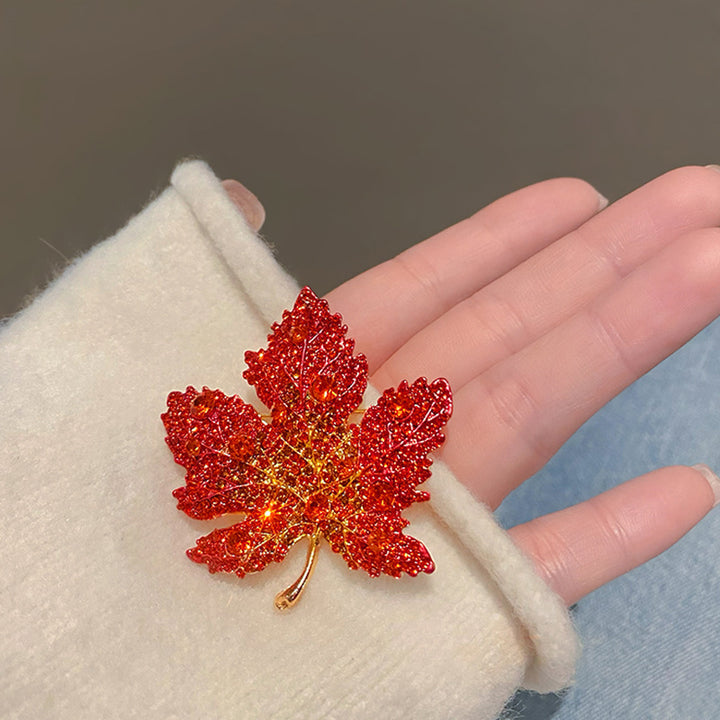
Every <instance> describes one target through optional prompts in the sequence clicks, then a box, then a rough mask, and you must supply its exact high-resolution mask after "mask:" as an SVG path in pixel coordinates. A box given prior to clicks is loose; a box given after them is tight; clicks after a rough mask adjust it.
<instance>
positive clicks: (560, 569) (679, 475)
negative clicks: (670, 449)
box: [510, 466, 720, 605]
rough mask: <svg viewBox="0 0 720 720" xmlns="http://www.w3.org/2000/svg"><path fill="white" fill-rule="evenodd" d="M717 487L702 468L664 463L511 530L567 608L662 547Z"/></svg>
mask: <svg viewBox="0 0 720 720" xmlns="http://www.w3.org/2000/svg"><path fill="white" fill-rule="evenodd" d="M710 482H712V483H713V485H712V486H711V485H710V484H709V483H710ZM718 491H720V480H718V478H717V477H716V476H714V475H713V473H712V472H711V471H710V470H709V469H708V468H707V467H705V466H695V467H694V468H689V467H684V466H675V467H666V468H662V469H661V470H655V471H654V472H650V473H647V474H646V475H641V476H640V477H636V478H635V479H634V480H630V481H629V482H626V483H624V484H622V485H619V486H618V487H615V488H613V489H612V490H608V491H607V492H604V493H602V494H600V495H596V496H595V497H594V498H592V499H591V500H587V501H586V502H582V503H580V504H579V505H574V506H573V507H569V508H567V509H565V510H560V511H559V512H555V513H551V514H550V515H544V516H543V517H540V518H537V519H536V520H532V521H530V522H528V523H524V524H523V525H517V526H516V527H514V528H512V529H511V530H510V534H511V536H512V538H513V540H514V541H515V543H516V544H517V545H518V546H519V547H520V548H521V549H522V550H523V551H524V552H525V553H526V555H528V557H530V559H531V560H532V562H533V564H534V565H535V568H536V569H537V571H538V572H539V574H540V575H541V576H542V577H543V578H544V579H545V580H546V581H547V583H548V585H550V587H551V588H553V589H554V590H555V591H556V592H557V593H558V594H559V595H560V597H562V598H563V600H565V602H566V603H567V604H568V605H571V604H572V603H574V602H577V600H579V599H580V598H582V597H584V596H585V595H587V594H588V593H590V592H592V591H593V590H595V589H596V588H599V587H600V586H601V585H604V584H605V583H606V582H609V581H610V580H613V579H614V578H616V577H618V576H620V575H622V574H623V573H626V572H628V571H629V570H632V569H633V568H636V567H638V566H639V565H642V563H644V562H647V561H648V560H650V558H653V557H655V556H656V555H659V554H660V553H661V552H663V551H665V550H667V549H668V548H669V547H670V546H671V545H672V544H673V543H675V542H677V541H678V540H679V539H680V538H681V537H682V536H683V535H684V534H685V533H686V532H688V530H690V529H691V528H692V527H693V526H694V525H695V524H696V523H698V522H699V521H700V520H701V519H702V518H703V517H704V516H705V514H706V513H707V512H708V511H709V510H710V509H711V508H712V507H713V505H714V504H715V503H716V502H717V494H718Z"/></svg>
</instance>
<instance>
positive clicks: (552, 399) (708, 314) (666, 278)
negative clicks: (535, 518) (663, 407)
mask: <svg viewBox="0 0 720 720" xmlns="http://www.w3.org/2000/svg"><path fill="white" fill-rule="evenodd" d="M718 313H720V229H718V228H709V229H708V228H706V229H704V230H696V231H694V232H692V233H690V234H688V235H685V236H683V237H681V238H679V239H678V240H676V241H675V242H674V243H672V244H671V245H670V246H668V248H666V249H665V250H663V251H662V252H661V253H660V254H659V255H658V256H657V257H655V258H653V259H652V260H649V261H648V262H647V263H645V264H643V265H641V266H640V267H639V268H637V270H635V271H634V272H633V273H632V274H630V275H629V276H628V277H627V278H626V279H625V280H624V281H623V282H622V283H620V284H619V285H617V286H616V287H615V288H613V289H611V290H610V291H608V292H607V293H606V294H605V295H603V296H601V297H599V298H597V299H596V300H594V301H593V302H592V303H590V304H589V305H588V306H586V307H585V308H583V309H582V310H581V311H580V312H579V313H577V314H576V315H574V316H573V317H572V318H570V319H568V320H566V321H565V322H564V323H562V324H561V325H559V326H558V327H556V328H555V329H554V330H551V331H550V332H549V333H547V334H545V335H543V336H542V337H541V338H539V339H538V340H536V341H535V342H534V343H532V344H531V345H529V346H527V347H526V348H524V349H523V350H522V351H520V352H519V353H517V354H516V355H514V356H512V357H510V358H508V359H507V360H504V361H502V362H500V363H498V364H497V365H495V366H493V367H492V368H491V369H490V370H488V371H487V372H485V373H483V374H482V375H480V376H478V377H477V378H475V379H474V380H472V381H471V382H470V383H468V384H467V385H465V387H463V388H462V389H461V390H460V392H458V393H456V394H455V411H454V416H453V418H452V419H451V421H450V423H449V424H448V441H447V444H446V447H445V450H444V453H443V454H444V457H445V459H446V460H447V462H448V463H449V464H450V466H451V467H453V469H454V470H455V471H456V473H457V474H458V475H459V476H460V477H461V478H463V479H465V480H466V481H467V482H468V484H469V485H470V486H471V487H473V486H474V489H475V491H476V492H477V493H478V494H479V495H480V496H481V497H482V498H483V499H484V500H485V501H486V502H488V503H489V504H491V505H493V506H494V505H497V504H499V502H500V501H501V500H502V498H503V497H504V496H505V495H506V494H507V493H508V492H509V491H510V490H511V489H512V488H514V487H516V486H517V485H518V484H519V483H520V482H522V481H523V480H524V479H525V478H527V477H529V476H530V475H531V474H532V473H533V472H535V471H536V470H538V469H539V468H540V467H542V466H543V465H544V464H545V463H546V462H547V461H548V460H549V459H550V457H551V456H552V455H553V454H554V453H555V452H556V451H557V449H558V448H559V447H560V445H562V443H563V442H564V441H565V440H566V439H567V438H568V437H569V436H570V435H571V434H572V433H573V432H574V431H575V430H576V429H577V428H578V427H579V426H580V425H581V424H582V423H583V422H584V421H585V420H587V418H588V417H590V416H591V415H592V414H593V413H594V412H596V411H597V410H598V409H599V408H600V407H602V406H603V405H604V404H605V403H606V402H607V401H608V400H610V399H611V398H612V397H614V396H615V395H616V394H617V393H618V392H620V390H622V389H623V388H624V387H626V386H627V385H629V384H630V383H631V382H633V381H634V380H635V379H636V378H638V377H640V376H641V375H642V374H643V373H645V372H647V371H648V370H649V369H650V368H651V367H653V366H654V365H656V364H657V363H658V362H660V360H662V359H663V358H664V357H666V356H667V355H669V354H670V353H672V352H673V351H674V350H675V349H677V348H678V347H679V346H680V345H682V344H683V343H685V342H686V341H687V340H689V339H690V338H691V337H692V336H693V335H694V334H695V333H697V332H698V331H699V330H700V329H701V328H702V327H703V326H705V325H706V324H708V323H709V322H710V321H711V320H713V319H714V318H715V317H716V316H717V315H718ZM481 469H482V472H483V474H482V477H478V474H479V472H480V470H481Z"/></svg>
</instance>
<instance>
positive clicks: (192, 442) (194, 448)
mask: <svg viewBox="0 0 720 720" xmlns="http://www.w3.org/2000/svg"><path fill="white" fill-rule="evenodd" d="M185 449H186V450H187V451H188V453H190V455H199V454H200V450H201V449H202V448H201V445H200V443H199V442H198V441H197V438H192V437H191V438H190V439H189V440H188V441H187V442H186V443H185Z"/></svg>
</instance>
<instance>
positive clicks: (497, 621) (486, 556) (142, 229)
mask: <svg viewBox="0 0 720 720" xmlns="http://www.w3.org/2000/svg"><path fill="white" fill-rule="evenodd" d="M297 291H298V286H297V284H296V283H295V281H294V280H293V279H292V278H290V277H289V276H288V275H287V274H286V273H285V272H284V271H283V270H282V269H281V268H280V266H279V265H278V264H277V263H276V262H275V260H274V258H273V256H272V254H271V252H270V251H269V250H268V248H267V247H266V245H265V244H264V243H263V242H262V240H261V239H259V238H258V237H257V236H256V235H255V234H254V233H253V232H252V230H251V229H250V228H249V227H248V225H247V223H246V222H245V220H244V218H243V216H242V214H241V213H240V212H239V211H238V210H237V209H236V208H235V206H234V205H233V203H232V202H231V201H230V199H229V198H228V197H227V195H226V194H225V192H224V190H223V188H222V186H221V185H220V183H219V181H218V180H217V178H216V177H215V176H214V175H213V173H212V172H211V170H210V169H209V168H208V167H207V165H205V164H204V163H202V162H200V161H190V162H186V163H183V164H181V165H180V166H179V167H178V168H177V169H176V170H175V172H174V174H173V176H172V184H171V186H170V187H168V188H167V189H166V190H164V191H163V192H162V193H161V194H160V195H159V196H158V197H157V198H156V199H154V200H153V201H152V202H151V203H150V204H149V205H148V206H147V207H145V208H144V209H143V210H142V212H140V214H139V215H137V216H136V217H135V218H133V219H132V220H131V221H130V222H129V223H128V224H127V225H126V226H125V227H124V228H123V229H122V230H120V231H119V232H118V233H117V234H116V235H115V236H113V237H111V238H109V239H108V240H106V241H104V242H102V243H100V244H99V245H97V246H96V247H95V248H93V249H92V250H91V251H90V252H89V253H87V254H86V255H85V256H84V257H82V258H80V259H79V260H77V261H75V262H74V263H73V264H72V265H71V266H70V267H68V268H67V269H66V271H65V272H64V273H63V274H62V276H61V277H60V278H59V279H57V280H56V281H55V282H54V283H53V284H52V285H50V286H49V287H48V288H47V289H46V290H45V291H44V292H43V293H42V294H41V295H40V296H39V297H38V298H37V299H35V301H34V302H33V303H32V304H31V305H30V306H29V307H27V308H26V309H25V310H23V311H22V312H20V313H19V314H18V315H17V316H16V317H15V318H14V319H13V320H12V321H11V322H9V323H8V324H7V325H6V326H5V327H4V328H3V330H2V332H1V333H0V398H1V399H2V405H3V417H4V420H3V423H2V442H1V443H0V468H1V470H2V474H1V478H2V479H1V480H0V483H1V484H2V485H1V486H2V509H3V523H2V535H3V545H4V548H5V551H4V552H3V553H2V557H1V558H0V573H1V575H2V578H3V582H2V589H1V590H0V597H1V598H2V599H1V600H0V638H1V639H0V648H1V652H0V666H1V667H2V668H3V670H4V681H3V683H2V687H1V688H0V707H2V708H3V717H7V718H40V717H42V718H47V719H51V718H73V720H76V719H77V718H105V719H112V718H124V719H132V718H143V719H146V718H175V717H177V718H202V719H203V720H204V719H206V718H261V717H262V718H349V719H350V720H352V719H354V718H378V717H381V718H387V719H390V718H408V717H412V718H450V717H451V718H465V717H467V718H474V719H475V720H481V719H482V718H493V717H496V716H497V714H498V713H500V712H501V711H502V708H503V705H504V703H505V701H506V699H507V698H508V696H509V695H510V694H511V693H512V692H513V691H514V690H515V689H516V688H517V687H519V686H523V687H526V688H529V689H535V690H538V691H541V692H546V691H552V690H560V689H561V688H563V687H564V686H566V685H567V684H568V683H569V682H570V680H571V677H572V672H573V667H574V663H575V658H576V653H577V641H576V637H575V634H574V631H573V629H572V626H571V623H570V621H569V618H568V615H567V613H566V611H565V609H564V607H563V605H562V603H561V601H560V599H559V598H558V597H557V596H556V595H555V594H554V593H553V592H552V591H551V590H550V589H549V588H548V587H547V586H546V585H545V584H544V583H543V582H542V581H541V579H540V578H539V577H538V576H537V575H536V574H535V573H534V571H533V569H532V567H531V565H530V563H529V561H528V560H527V559H526V558H525V557H524V556H523V555H522V554H521V553H520V552H519V550H517V549H516V547H515V546H514V545H513V543H512V541H511V540H510V538H509V536H508V535H507V534H506V533H505V532H504V531H503V530H502V529H501V528H500V527H499V525H497V524H496V522H495V520H494V519H493V516H492V515H491V513H490V512H489V511H488V510H487V509H486V508H485V507H484V506H482V505H481V504H479V503H478V502H476V501H475V500H474V499H473V498H472V497H471V495H470V494H469V493H468V492H467V490H465V488H464V487H463V486H462V485H461V484H460V483H459V482H458V481H457V480H456V479H455V478H454V477H453V475H452V473H451V472H450V470H449V469H448V468H447V467H446V466H445V465H444V464H443V463H441V462H439V461H436V462H435V463H434V465H433V468H432V470H433V476H432V478H431V479H430V480H429V481H428V482H427V484H426V485H425V486H424V487H426V488H427V489H428V490H429V491H430V492H431V495H432V500H431V502H430V503H424V504H422V505H420V506H418V507H412V508H410V509H409V510H408V511H406V513H405V514H406V516H407V517H408V518H409V519H410V520H411V526H410V531H411V534H412V535H414V536H416V537H418V538H419V539H420V540H422V542H423V543H425V545H426V546H427V547H428V548H429V550H430V552H431V553H432V555H433V558H434V560H435V563H436V565H437V569H436V571H435V572H434V573H433V574H432V575H423V576H421V577H417V578H408V577H403V578H402V579H400V580H396V579H394V578H390V577H381V578H377V579H373V578H370V577H368V576H367V575H366V574H365V573H364V572H362V571H351V570H349V569H348V567H347V566H346V564H345V562H344V561H343V560H342V558H341V557H339V556H338V555H335V554H334V553H332V552H331V551H330V550H329V548H328V547H327V546H326V545H324V546H322V547H321V553H320V557H319V561H318V563H317V568H316V570H315V574H314V576H313V578H312V581H311V582H310V584H309V586H308V588H307V590H306V591H305V594H304V597H303V599H302V601H301V602H300V603H299V604H298V605H297V606H296V607H295V608H294V609H293V610H291V611H289V612H287V613H285V614H281V613H279V612H278V611H277V610H275V608H274V607H273V602H272V601H273V596H274V594H275V593H276V592H277V591H278V590H280V589H281V588H283V587H285V586H286V585H288V584H289V583H290V582H292V581H293V580H294V579H295V578H296V577H297V574H298V572H299V569H300V568H301V567H302V564H303V562H304V554H305V543H302V542H301V543H298V545H297V546H296V547H294V548H293V549H292V550H291V551H290V553H289V554H288V556H287V557H286V559H285V560H284V561H283V562H282V563H280V564H274V565H272V566H270V567H268V568H267V569H266V570H264V571H263V572H262V573H257V574H254V575H250V576H247V577H245V578H244V579H238V578H236V577H234V576H232V575H212V576H211V575H210V574H208V572H207V568H206V567H205V566H201V565H196V564H194V563H192V562H190V561H189V560H188V559H187V557H186V556H185V553H184V551H185V549H186V548H188V547H191V546H192V545H193V544H194V540H195V538H197V537H198V536H200V535H203V534H206V533H207V532H209V530H210V529H211V527H212V524H211V523H207V522H200V521H195V520H192V519H190V518H188V517H186V516H185V515H183V514H182V513H180V512H179V511H178V510H177V509H176V507H175V501H174V500H173V498H172V496H171V494H170V493H171V491H172V490H173V489H174V488H176V487H178V486H180V485H182V484H183V474H184V471H183V469H182V468H180V467H179V466H178V465H176V464H175V463H174V462H173V459H172V456H171V454H170V452H169V450H168V448H167V446H166V444H165V442H164V436H165V432H164V428H163V426H162V423H161V421H160V414H161V413H162V412H163V411H164V409H165V401H166V398H167V395H168V392H170V391H171V390H183V389H184V388H185V387H186V386H188V385H194V386H195V387H202V386H203V385H207V386H209V387H212V388H220V389H222V390H223V391H224V392H225V393H227V394H234V393H237V394H238V395H240V396H241V397H242V398H243V399H244V400H246V401H248V402H251V403H254V404H255V405H256V406H258V407H259V404H258V401H257V399H256V398H255V396H254V392H253V390H252V388H250V387H249V386H248V385H247V384H246V383H245V381H244V380H243V379H242V370H243V369H244V364H243V362H242V358H243V353H244V351H245V350H247V349H258V348H260V347H263V346H264V344H265V343H266V336H267V334H268V332H269V327H270V324H271V323H272V322H273V321H275V320H279V318H280V316H281V314H282V311H283V309H285V308H290V307H291V306H292V303H293V300H294V298H295V295H296V294H297ZM349 334H350V336H352V328H350V332H349ZM359 350H360V351H362V348H359ZM413 379H414V378H409V380H413ZM376 397H377V392H376V391H375V390H373V389H372V388H371V389H369V390H368V393H367V395H366V398H365V402H364V405H365V406H367V405H368V404H370V403H372V402H373V401H374V400H375V399H376ZM223 524H230V522H229V521H228V518H223V519H221V522H218V523H217V525H223Z"/></svg>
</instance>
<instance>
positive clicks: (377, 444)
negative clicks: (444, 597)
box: [162, 287, 452, 610]
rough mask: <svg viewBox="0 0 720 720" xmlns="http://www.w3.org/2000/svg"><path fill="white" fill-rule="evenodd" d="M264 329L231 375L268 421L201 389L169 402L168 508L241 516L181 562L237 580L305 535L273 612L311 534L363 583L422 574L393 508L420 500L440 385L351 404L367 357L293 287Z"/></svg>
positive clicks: (294, 588)
mask: <svg viewBox="0 0 720 720" xmlns="http://www.w3.org/2000/svg"><path fill="white" fill-rule="evenodd" d="M271 330H272V332H271V334H270V335H269V336H268V346H267V348H266V349H264V350H259V351H258V352H251V351H248V352H246V353H245V362H246V363H247V366H248V367H247V370H245V372H244V373H243V377H244V378H245V379H246V380H247V381H248V382H249V383H250V384H251V385H253V386H254V387H255V390H256V391H257V396H258V398H259V399H260V400H261V401H262V402H263V403H264V404H265V405H266V406H267V407H268V408H269V414H267V415H261V414H259V413H258V412H257V411H256V410H255V408H254V407H253V406H252V405H249V404H248V403H246V402H244V401H243V400H241V399H240V398H239V397H238V396H232V397H229V396H227V395H225V394H224V393H222V392H221V391H220V390H210V389H209V388H207V387H204V388H203V389H202V391H198V390H196V389H195V388H193V387H188V388H187V390H186V391H185V392H172V393H170V395H169V396H168V399H167V404H168V411H167V412H166V413H164V414H163V415H162V420H163V422H164V424H165V428H166V429H167V438H166V439H167V443H168V445H169V446H170V449H171V450H172V453H173V456H174V457H175V461H176V462H177V463H179V464H180V465H182V466H183V467H185V469H186V470H187V474H186V476H185V483H186V484H185V486H184V487H180V488H177V490H175V491H174V492H173V496H174V497H175V498H176V499H177V500H178V508H179V509H180V510H182V511H183V512H185V513H186V514H187V515H189V516H190V517H192V518H196V519H199V520H209V519H211V518H215V517H218V516H221V515H226V514H229V513H243V514H244V517H243V518H242V519H241V520H240V522H238V523H236V524H235V525H231V526H230V527H226V528H222V529H217V530H213V531H212V532H211V533H210V534H208V535H206V536H204V537H201V538H200V539H198V540H197V544H196V546H195V547H194V548H191V549H190V550H188V551H187V554H188V556H189V557H190V559H191V560H194V561H195V562H198V563H206V564H207V565H208V568H209V570H210V572H211V573H215V572H228V573H235V574H236V575H238V576H239V577H244V576H245V574H246V573H250V572H258V571H260V570H262V569H264V568H265V567H266V566H267V565H268V564H269V563H271V562H280V561H281V560H282V559H283V558H284V557H285V555H286V553H287V552H288V550H289V549H290V548H291V547H292V545H293V544H294V543H296V542H297V541H298V540H299V539H300V538H302V537H308V538H309V539H310V545H309V548H308V553H307V560H306V563H305V567H304V569H303V572H302V573H301V575H300V577H299V578H298V579H297V580H296V581H295V582H294V583H293V584H292V585H290V587H288V588H287V589H285V590H284V591H282V592H281V593H279V594H278V595H277V596H276V598H275V605H276V607H277V608H278V609H281V610H282V609H285V608H288V607H290V606H292V605H293V604H294V603H295V602H296V601H297V600H298V598H299V597H300V594H301V593H302V591H303V588H304V587H305V584H306V582H307V580H308V579H309V577H310V575H311V573H312V570H313V567H314V565H315V560H316V558H317V550H318V546H319V544H320V541H321V538H323V537H324V538H325V539H326V540H327V542H328V543H329V545H330V547H331V548H332V550H333V551H334V552H336V553H339V554H340V555H342V556H343V558H344V559H345V561H346V562H347V564H348V565H349V566H350V567H351V568H353V569H357V568H363V569H364V570H365V571H366V572H367V573H368V574H369V575H371V576H372V577H377V576H379V575H380V574H381V573H385V574H387V575H392V576H394V577H400V575H401V573H403V572H405V573H407V574H408V575H412V576H415V575H417V574H418V573H420V572H425V573H431V572H432V571H433V570H434V569H435V565H434V563H433V561H432V558H431V557H430V553H429V552H428V551H427V549H426V548H425V546H424V545H423V544H422V543H421V542H420V541H419V540H417V539H415V538H413V537H410V536H408V535H405V534H404V533H403V528H405V527H406V526H407V525H408V520H406V519H405V518H404V517H403V516H402V511H403V510H404V509H405V508H407V507H409V506H410V505H412V504H413V503H415V502H422V501H425V500H428V499H429V498H430V496H429V494H428V493H427V492H422V491H419V490H417V489H416V488H417V486H418V485H420V484H421V483H422V482H424V481H425V480H427V478H428V477H430V470H429V468H430V465H431V460H430V459H429V458H428V453H429V452H430V451H432V450H434V449H436V448H438V447H440V445H441V444H442V442H443V440H444V436H443V434H442V428H443V426H444V425H445V423H446V422H447V420H448V418H449V417H450V414H451V412H452V397H451V392H450V386H449V384H448V382H447V380H444V379H438V380H435V381H433V382H430V383H429V382H428V381H427V379H426V378H424V377H423V378H419V379H418V380H416V381H415V382H414V383H412V384H408V383H407V382H406V381H403V382H401V383H400V385H399V387H398V388H397V389H389V390H385V392H384V393H383V394H382V395H381V397H380V398H379V399H378V401H377V403H376V404H375V405H373V406H372V407H370V408H367V409H366V410H361V409H358V406H359V405H360V402H361V401H362V398H363V395H364V393H365V388H366V387H367V360H366V359H365V356H364V355H355V356H354V355H353V348H354V346H355V342H354V341H353V340H351V339H349V338H346V337H345V334H346V332H347V327H346V326H344V325H343V324H342V318H341V317H340V315H333V314H331V313H330V310H329V307H328V304H327V302H326V301H325V300H321V299H319V298H318V297H317V296H316V295H315V294H314V293H313V291H312V290H310V288H307V287H306V288H303V289H302V290H301V291H300V294H299V296H298V298H297V300H296V301H295V305H294V307H293V309H292V311H287V310H286V311H285V312H284V313H283V317H282V321H281V322H280V323H274V324H273V326H272V328H271ZM267 421H269V422H267Z"/></svg>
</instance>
